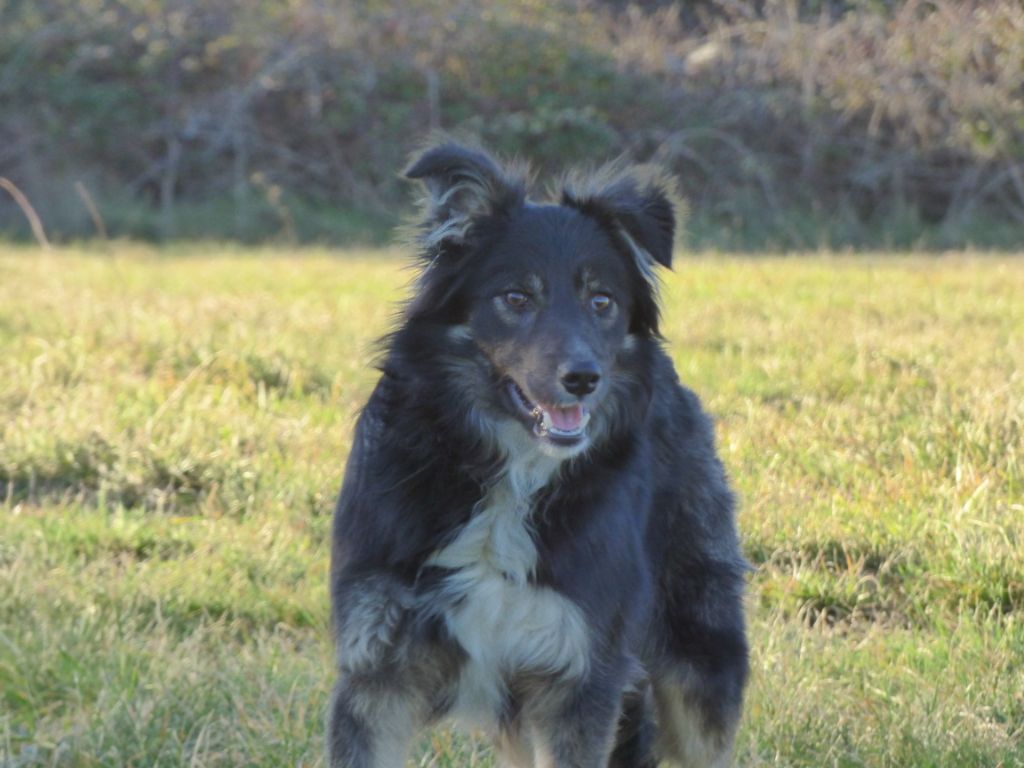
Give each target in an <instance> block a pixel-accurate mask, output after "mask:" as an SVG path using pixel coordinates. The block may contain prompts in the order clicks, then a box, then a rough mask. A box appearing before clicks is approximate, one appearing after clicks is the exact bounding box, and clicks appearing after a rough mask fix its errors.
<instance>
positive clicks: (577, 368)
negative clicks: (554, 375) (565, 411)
mask: <svg viewBox="0 0 1024 768" xmlns="http://www.w3.org/2000/svg"><path fill="white" fill-rule="evenodd" d="M600 380H601V371H600V370H599V369H598V367H597V363H595V362H591V361H587V362H582V363H574V364H573V365H572V367H571V368H570V369H569V370H568V371H566V372H565V374H563V375H562V386H563V387H565V391H566V392H568V393H569V394H570V395H575V396H576V397H585V396H586V395H589V394H590V393H591V392H593V391H594V390H595V389H597V382H599V381H600Z"/></svg>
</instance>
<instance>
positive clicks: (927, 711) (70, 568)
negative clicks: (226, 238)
mask: <svg viewBox="0 0 1024 768" xmlns="http://www.w3.org/2000/svg"><path fill="white" fill-rule="evenodd" d="M91 248H92V252H89V253H86V252H81V251H67V250H64V251H58V252H56V253H55V254H54V255H52V256H50V257H46V256H45V255H43V254H41V253H39V252H38V251H36V250H34V249H20V248H7V249H3V250H2V251H0V412H2V413H3V414H4V416H5V418H4V419H3V420H2V421H0V497H2V499H3V500H2V501H0V765H4V766H43V765H46V766H96V765H117V766H146V767H147V768H149V767H150V766H185V765H189V766H237V765H267V766H280V765H304V766H309V765H317V764H320V762H319V761H320V755H321V745H322V727H323V726H322V723H323V719H322V718H323V712H324V707H325V706H326V697H327V692H328V688H329V684H330V677H331V674H332V672H331V650H330V646H329V642H328V637H327V594H326V580H327V558H328V549H327V536H328V532H329V527H330V513H331V509H332V505H333V499H334V496H335V493H336V491H337V488H338V485H339V483H340V478H341V473H342V467H343V463H344V459H345V456H346V454H347V452H348V450H349V447H350V440H351V428H352V425H353V421H354V417H355V414H356V412H357V409H358V408H359V407H360V405H361V404H362V403H363V402H364V400H365V398H366V396H367V394H368V392H369V391H370V388H371V387H372V386H373V383H374V380H375V375H376V374H375V372H374V371H373V370H372V368H371V367H370V365H371V362H372V360H373V345H372V340H373V339H374V338H375V337H377V336H378V335H379V334H381V333H382V332H383V331H384V330H385V329H386V328H387V326H388V324H389V319H390V312H391V310H392V305H391V302H393V301H394V300H396V299H398V298H399V297H400V295H401V294H402V292H403V289H402V284H403V282H404V281H406V280H407V279H408V277H409V275H408V273H407V272H403V271H402V270H401V269H400V267H399V265H400V260H399V259H398V258H397V255H396V254H393V253H388V252H381V251H364V252H357V253H351V252H349V253H333V252H322V251H306V252H303V253H300V254H296V253H295V252H294V250H289V251H273V250H262V251H255V252H254V251H252V250H241V249H238V248H237V247H232V248H225V249H220V250H215V249H212V248H209V247H184V246H176V247H174V248H171V249H163V250H160V251H154V250H152V249H150V248H146V247H139V246H129V245H118V246H113V247H111V248H110V249H109V250H101V246H99V245H95V246H91ZM1022 294H1024V264H1022V263H1021V262H1020V261H1019V260H1016V259H1008V258H997V257H978V256H960V257H943V258H927V259H926V258H921V257H917V258H908V257H905V256H900V255H893V254H875V255H865V256H857V257H837V256H833V255H829V254H821V255H819V256H815V257H808V258H800V259H781V258H765V259H758V260H750V259H743V258H714V259H712V258H706V259H692V260H684V261H683V262H682V263H681V264H679V265H678V267H677V270H676V271H675V272H674V273H672V274H670V275H668V276H667V277H666V280H665V285H664V296H665V299H666V312H665V319H664V326H663V327H664V331H665V334H666V336H667V338H668V340H669V341H668V350H669V352H670V354H671V355H672V357H673V358H674V360H675V362H676V365H677V368H678V370H679V372H680V375H681V377H682V379H683V380H684V381H686V382H687V383H688V384H690V385H691V386H692V387H694V388H695V389H696V390H697V392H698V393H699V394H700V395H701V396H702V398H703V399H704V400H705V402H706V404H707V405H708V407H709V408H710V410H711V411H712V412H713V413H714V414H715V415H716V417H717V419H718V437H719V445H720V450H721V453H722V456H723V460H724V461H725V463H726V465H727V467H728V468H729V471H730V473H731V475H732V477H733V480H734V482H735V484H736V486H737V488H738V490H739V491H740V495H741V497H742V512H741V518H740V527H741V532H742V535H743V544H744V548H745V550H746V552H747V554H748V556H749V557H750V558H751V560H752V561H753V562H754V563H755V565H756V566H757V571H756V573H755V574H753V575H752V577H751V584H750V600H749V613H750V625H751V638H752V641H753V652H754V658H753V668H754V675H753V683H752V687H751V690H750V694H749V697H748V708H747V714H746V716H745V719H744V722H743V727H742V730H741V734H740V747H739V750H740V754H739V761H738V762H739V764H741V765H748V766H767V765H772V766H815V768H820V766H924V765H927V766H948V767H949V768H954V767H955V768H983V767H984V768H988V767H989V766H995V765H1004V766H1016V765H1021V764H1024V746H1022V745H1024V688H1022V685H1021V677H1020V669H1021V665H1022V663H1024V623H1022V621H1021V617H1022V615H1024V453H1022V447H1024V399H1022V398H1021V396H1020V395H1021V392H1022V391H1024V378H1022V377H1024V373H1022V372H1024V344H1021V343H1020V340H1021V338H1022V336H1024V303H1022V302H1021V301H1020V299H1019V297H1020V296H1021V295H1022ZM417 757H418V762H417V763H416V764H418V765H423V766H427V765H430V766H464V765H480V766H489V765H491V764H492V763H491V757H490V755H489V753H488V751H487V749H486V748H485V747H483V746H481V745H479V744H477V743H476V742H474V741H467V740H464V739H460V738H457V737H453V736H451V735H450V734H448V733H447V732H445V731H437V732H434V733H432V734H430V735H429V736H428V737H427V738H426V739H425V741H424V743H423V744H422V745H421V747H420V749H419V751H418V754H417Z"/></svg>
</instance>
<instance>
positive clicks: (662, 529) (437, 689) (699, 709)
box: [328, 143, 748, 768]
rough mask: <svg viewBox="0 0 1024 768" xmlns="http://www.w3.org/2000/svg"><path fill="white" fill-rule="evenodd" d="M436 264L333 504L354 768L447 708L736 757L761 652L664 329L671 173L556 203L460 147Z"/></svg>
mask: <svg viewBox="0 0 1024 768" xmlns="http://www.w3.org/2000/svg"><path fill="white" fill-rule="evenodd" d="M406 176H407V177H409V178H411V179H419V180H422V181H423V182H424V184H425V185H426V189H427V192H428V195H427V202H426V211H425V221H424V222H423V224H422V227H421V228H420V229H419V230H418V232H419V235H418V240H419V243H418V247H419V250H420V253H419V256H420V258H421V259H422V273H421V274H420V276H419V280H418V283H417V286H416V290H415V295H414V296H413V298H412V299H411V301H410V302H409V304H408V305H407V306H406V308H405V310H404V314H403V317H402V321H401V325H400V327H399V328H398V330H396V331H395V332H394V333H393V334H392V335H391V336H389V337H388V339H387V343H386V355H385V358H384V360H383V365H382V371H383V375H382V376H381V379H380V382H379V383H378V384H377V387H376V389H375V390H374V392H373V395H372V397H371V398H370V401H369V403H368V404H367V405H366V408H365V410H364V411H363V413H362V416H361V418H360V419H359V424H358V427H357V429H356V434H355V440H354V445H353V448H352V453H351V455H350V457H349V461H348V467H347V470H346V473H345V481H344V486H343V488H342V492H341V498H340V500H339V501H338V507H337V511H336V513H335V519H334V532H333V551H332V569H331V598H332V608H333V612H332V623H333V630H334V633H335V640H336V644H337V660H338V665H339V676H338V681H337V684H336V686H335V689H334V694H333V697H332V700H331V705H330V712H329V716H328V720H329V722H328V757H329V764H330V765H331V766H332V767H334V768H342V767H344V768H397V767H398V766H401V765H403V764H404V761H405V758H406V753H407V749H408V747H409V743H410V739H411V738H412V737H413V736H414V735H415V734H416V733H417V731H418V730H419V729H420V728H422V727H424V726H426V725H428V724H430V723H433V722H435V721H438V720H440V719H444V718H453V719H455V720H456V721H457V722H460V723H462V724H465V725H468V726H469V727H473V728H480V729H483V730H484V731H486V732H488V733H489V734H490V735H491V736H492V737H493V739H494V743H495V748H496V751H497V754H498V756H499V761H500V762H502V763H503V764H506V765H512V766H531V765H532V766H545V767H547V768H570V767H572V768H602V767H603V766H614V767H615V768H627V767H628V768H643V767H649V766H655V765H657V764H658V763H659V761H666V762H668V763H673V764H678V765H684V766H725V765H728V764H729V763H730V761H731V750H732V742H733V737H734V735H735V732H736V726H737V722H738V720H739V717H740V709H741V702H742V695H743V688H744V683H745V681H746V677H747V666H748V665H747V644H746V639H745V632H744V619H743V607H742V600H743V590H744V578H745V572H746V570H747V565H746V562H745V560H744V559H743V556H742V554H741V552H740V547H739V543H738V539H737V534H736V529H735V522H734V516H733V506H734V503H733V496H732V493H731V492H730V490H729V487H728V485H727V482H726V477H725V473H724V471H723V469H722V465H721V464H720V462H719V460H718V458H717V457H716V454H715V447H714V435H713V430H712V425H711V422H710V421H709V419H708V417H707V416H706V415H705V414H704V412H703V411H702V410H701V405H700V402H699V401H698V399H697V397H696V396H695V395H694V394H693V393H692V392H691V391H689V390H688V389H686V388H685V387H683V386H681V385H680V383H679V380H678V378H677V377H676V374H675V371H674V370H673V367H672V363H671V362H670V360H669V358H668V356H667V355H666V354H665V352H664V351H663V350H662V348H661V346H660V344H659V339H660V337H659V333H658V307H657V303H656V291H655V287H656V286H655V282H656V278H655V274H654V270H655V266H656V265H657V264H660V265H663V266H665V267H667V266H669V264H670V261H671V255H672V243H673V233H674V229H675V216H674V211H673V207H672V203H671V202H670V200H669V197H668V195H667V191H666V185H665V184H664V182H663V181H661V180H659V178H658V177H657V176H652V175H649V174H648V175H645V174H644V173H643V172H641V171H639V170H637V169H627V170H625V171H620V172H618V173H616V172H606V173H603V174H598V175H596V176H595V177H593V178H591V179H590V180H589V181H588V180H586V179H577V180H575V181H569V182H567V183H566V186H565V188H564V190H563V191H562V192H561V197H560V200H559V202H557V203H553V204H539V203H535V202H531V201H529V200H527V197H526V181H525V179H524V178H523V177H522V176H521V175H519V174H517V172H515V171H514V170H510V169H508V168H503V167H501V166H499V165H498V164H497V163H496V162H495V161H494V160H492V159H491V158H490V157H489V156H487V155H486V154H485V153H483V152H482V151H478V150H475V149H467V148H465V147H462V146H459V145H456V144H451V143H445V144H441V145H439V146H436V147H434V148H432V149H430V150H428V151H427V152H425V153H424V154H422V155H421V156H420V157H419V158H418V159H417V160H416V161H415V162H414V163H413V164H412V165H411V167H409V169H408V170H407V171H406Z"/></svg>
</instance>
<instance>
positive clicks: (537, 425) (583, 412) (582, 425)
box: [507, 379, 590, 445]
mask: <svg viewBox="0 0 1024 768" xmlns="http://www.w3.org/2000/svg"><path fill="white" fill-rule="evenodd" d="M507 387H508V392H509V396H510V397H511V399H512V402H513V403H514V404H515V406H516V408H517V409H518V411H519V412H520V414H521V415H522V416H523V417H524V418H525V419H528V420H530V421H531V422H532V424H533V434H535V435H536V436H537V437H540V438H545V439H547V440H550V441H551V442H553V443H557V444H559V445H576V444H578V443H579V442H581V441H582V440H583V439H584V438H585V437H586V429H587V422H588V421H590V412H589V411H588V410H587V409H586V408H584V407H583V406H582V405H581V404H579V403H574V404H572V405H543V404H541V403H535V402H533V401H532V400H530V398H529V397H527V396H526V393H525V392H524V391H523V389H522V387H520V386H519V385H518V384H516V383H515V382H514V381H512V380H511V379H509V380H508V384H507Z"/></svg>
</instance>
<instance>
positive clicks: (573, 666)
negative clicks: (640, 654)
mask: <svg viewBox="0 0 1024 768" xmlns="http://www.w3.org/2000/svg"><path fill="white" fill-rule="evenodd" d="M557 466H558V462H557V461H556V460H554V459H551V458H549V457H546V456H543V455H541V454H539V453H537V454H533V455H532V456H530V457H529V458H527V459H521V460H518V461H514V462H510V463H509V465H508V466H507V467H506V471H505V473H504V474H503V475H502V477H501V479H500V480H499V481H498V482H497V483H496V484H495V485H494V486H493V487H492V488H491V489H490V491H489V492H488V494H487V495H486V496H485V497H484V499H483V500H482V501H481V502H480V504H479V506H478V508H477V510H476V511H475V513H474V516H473V518H472V519H471V520H470V521H469V523H467V524H466V526H465V528H463V529H462V531H461V532H460V533H459V535H458V536H457V537H456V538H455V540H454V541H452V542H451V543H450V544H449V545H448V546H446V547H445V548H444V549H442V550H440V551H438V552H436V553H435V554H434V555H433V556H432V557H431V559H430V563H431V564H433V565H438V566H441V567H444V568H450V569H452V570H453V573H452V575H451V576H449V577H448V578H447V579H446V581H445V590H444V591H445V595H446V597H447V598H448V601H447V602H448V607H447V608H446V610H445V620H446V622H447V625H448V629H449V631H450V632H451V633H452V635H453V636H454V637H455V639H456V640H458V642H459V644H460V645H461V646H462V648H463V649H464V650H465V651H466V654H467V656H468V657H469V658H468V660H467V662H466V664H465V666H464V668H463V672H462V676H461V677H460V680H459V692H458V700H457V702H456V716H457V717H459V718H460V719H463V720H467V719H468V720H470V721H471V722H472V723H473V724H477V725H486V724H488V721H490V720H491V719H492V718H493V717H494V716H495V715H496V714H497V713H498V712H499V711H500V706H501V703H502V698H503V694H504V684H505V680H506V679H507V678H508V677H509V676H510V675H514V674H515V673H517V672H532V673H537V674H549V675H557V676H565V677H570V678H571V677H580V676H582V675H583V674H584V673H585V671H586V666H587V652H588V635H587V628H586V622H585V620H584V617H583V614H582V612H581V611H580V609H579V608H578V607H577V606H576V604H575V603H573V602H572V601H571V600H569V599H567V598H565V597H563V596H562V595H560V594H559V593H558V592H556V591H555V590H552V589H550V588H548V587H541V586H532V585H530V583H529V579H528V577H529V575H530V573H531V572H532V571H533V570H534V568H535V567H536V564H537V549H536V546H535V544H534V540H533V537H532V535H531V531H530V525H531V521H530V512H531V500H532V497H533V496H534V494H535V493H536V492H537V491H538V490H540V489H541V488H542V487H543V486H544V485H545V484H546V483H547V481H548V480H549V479H550V477H551V475H552V473H553V472H554V471H555V470H556V469H557Z"/></svg>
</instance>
